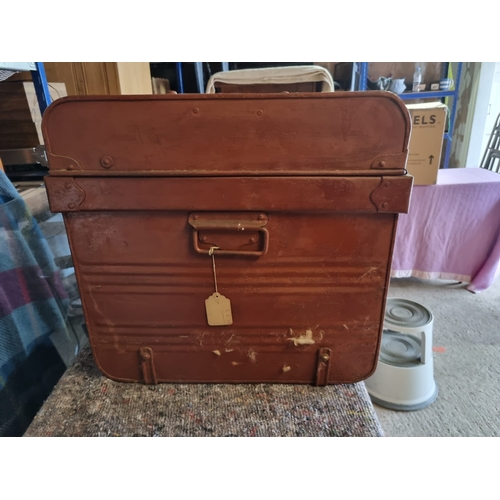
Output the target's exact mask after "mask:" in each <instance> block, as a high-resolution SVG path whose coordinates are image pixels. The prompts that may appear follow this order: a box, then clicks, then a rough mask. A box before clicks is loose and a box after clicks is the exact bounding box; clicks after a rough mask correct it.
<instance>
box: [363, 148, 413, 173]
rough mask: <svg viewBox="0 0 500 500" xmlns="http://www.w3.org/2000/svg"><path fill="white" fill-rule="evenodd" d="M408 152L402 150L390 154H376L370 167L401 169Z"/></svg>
mask: <svg viewBox="0 0 500 500" xmlns="http://www.w3.org/2000/svg"><path fill="white" fill-rule="evenodd" d="M407 155H408V152H402V153H397V154H392V155H381V156H377V157H376V158H375V159H374V160H373V161H372V164H371V167H370V168H374V169H377V170H403V169H404V168H405V167H406V158H407Z"/></svg>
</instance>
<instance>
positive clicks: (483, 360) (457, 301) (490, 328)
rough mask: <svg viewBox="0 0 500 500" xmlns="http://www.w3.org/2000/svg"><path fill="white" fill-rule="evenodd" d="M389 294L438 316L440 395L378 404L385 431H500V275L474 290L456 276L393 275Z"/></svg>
mask: <svg viewBox="0 0 500 500" xmlns="http://www.w3.org/2000/svg"><path fill="white" fill-rule="evenodd" d="M389 296H390V297H402V298H406V299H410V300H414V301H415V302H418V303H421V304H422V305H424V306H426V307H427V308H428V309H430V310H431V311H432V312H433V314H434V317H435V320H434V331H433V345H434V377H435V380H436V383H437V385H438V388H439V395H438V398H437V399H436V401H435V402H434V403H433V404H432V405H430V406H428V407H427V408H425V409H423V410H420V411H414V412H397V411H392V410H387V409H385V408H381V407H380V406H377V405H375V410H376V412H377V415H378V417H379V420H380V423H381V425H382V428H383V429H384V433H385V435H386V436H500V366H499V365H500V277H499V278H498V279H497V281H496V283H494V285H493V286H492V287H491V288H489V289H488V290H486V291H484V292H482V293H480V294H473V293H471V292H469V291H467V290H466V289H465V285H458V284H456V282H451V281H441V280H433V281H424V280H419V279H416V278H407V279H393V280H392V281H391V286H390V289H389Z"/></svg>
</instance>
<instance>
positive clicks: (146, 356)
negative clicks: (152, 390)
mask: <svg viewBox="0 0 500 500" xmlns="http://www.w3.org/2000/svg"><path fill="white" fill-rule="evenodd" d="M139 356H140V358H141V369H142V378H143V379H144V383H145V384H157V383H158V380H157V379H156V372H155V364H154V360H153V349H151V347H141V348H140V349H139Z"/></svg>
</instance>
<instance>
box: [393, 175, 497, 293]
mask: <svg viewBox="0 0 500 500" xmlns="http://www.w3.org/2000/svg"><path fill="white" fill-rule="evenodd" d="M499 264H500V174H497V173H494V172H490V171H489V170H484V169H482V168H452V169H446V170H440V171H439V173H438V180H437V184H436V185H433V186H414V188H413V193H412V198H411V205H410V212H409V214H407V215H406V214H405V215H400V218H399V224H398V231H397V235H396V243H395V246H394V256H393V261H392V273H391V276H392V277H395V278H403V277H409V276H415V277H417V278H423V279H445V280H457V281H463V282H465V283H469V285H468V286H467V289H468V290H469V291H471V292H474V293H477V292H481V291H483V290H486V289H487V288H488V287H489V286H491V285H492V284H493V281H494V280H495V278H496V276H497V275H498V274H500V265H499Z"/></svg>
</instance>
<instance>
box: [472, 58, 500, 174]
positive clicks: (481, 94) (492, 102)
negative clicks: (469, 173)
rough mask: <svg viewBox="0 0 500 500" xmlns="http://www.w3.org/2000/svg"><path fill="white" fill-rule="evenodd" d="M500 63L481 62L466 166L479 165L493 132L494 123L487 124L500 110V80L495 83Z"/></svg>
mask: <svg viewBox="0 0 500 500" xmlns="http://www.w3.org/2000/svg"><path fill="white" fill-rule="evenodd" d="M498 73H500V63H481V71H480V73H479V83H478V90H477V95H476V101H475V106H474V116H473V119H472V127H471V131H470V138H469V141H468V151H467V158H466V162H465V166H466V167H479V165H480V163H481V159H482V157H483V153H484V147H485V146H486V143H487V141H488V137H487V134H489V133H490V132H491V128H492V125H493V124H491V125H490V126H487V123H489V120H490V116H491V117H493V122H494V121H495V118H496V116H497V115H498V112H500V109H499V110H498V111H497V112H496V114H495V111H494V110H495V109H497V108H498V107H499V106H500V103H499V102H498V100H499V97H500V90H499V87H500V85H499V84H500V81H499V82H497V83H496V85H494V83H495V79H497V80H499V79H500V74H498Z"/></svg>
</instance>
